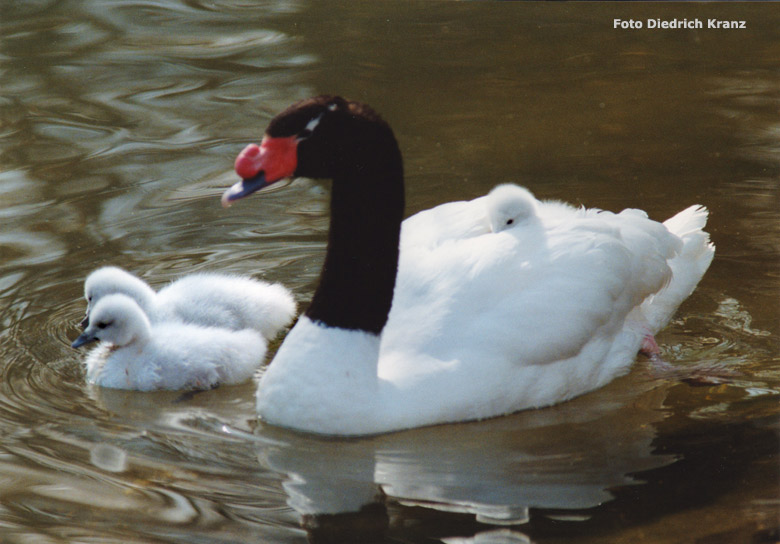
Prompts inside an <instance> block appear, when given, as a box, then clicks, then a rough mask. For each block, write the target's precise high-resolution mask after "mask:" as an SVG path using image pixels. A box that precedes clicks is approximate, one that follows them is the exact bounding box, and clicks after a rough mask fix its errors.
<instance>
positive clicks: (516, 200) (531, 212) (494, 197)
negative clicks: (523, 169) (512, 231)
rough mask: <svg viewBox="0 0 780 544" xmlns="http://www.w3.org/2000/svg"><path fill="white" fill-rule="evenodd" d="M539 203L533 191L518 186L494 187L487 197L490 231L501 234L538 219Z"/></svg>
mask: <svg viewBox="0 0 780 544" xmlns="http://www.w3.org/2000/svg"><path fill="white" fill-rule="evenodd" d="M536 206H537V201H536V198H534V195H533V194H531V191H529V190H528V189H526V188H524V187H520V186H518V185H512V184H505V185H498V186H497V187H494V188H493V190H492V191H490V193H488V194H487V196H485V207H486V211H487V218H488V223H490V230H491V231H493V232H501V231H502V230H506V229H509V228H512V227H515V226H517V225H521V224H524V223H526V222H528V221H529V220H530V219H534V218H536Z"/></svg>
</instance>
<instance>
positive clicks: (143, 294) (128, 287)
mask: <svg viewBox="0 0 780 544" xmlns="http://www.w3.org/2000/svg"><path fill="white" fill-rule="evenodd" d="M115 293H121V294H123V295H127V296H128V297H130V298H132V299H133V300H135V301H136V302H137V303H138V304H140V305H141V306H142V307H146V306H147V305H148V304H150V303H151V298H153V296H154V291H152V289H151V287H149V286H148V285H147V284H146V283H145V282H144V281H143V280H142V279H140V278H137V277H136V276H134V275H132V274H131V273H129V272H127V271H125V270H122V269H121V268H118V267H116V266H104V267H102V268H98V269H97V270H95V271H94V272H92V273H91V274H90V275H89V276H87V279H86V281H85V282H84V298H85V299H87V312H86V315H85V316H84V320H83V321H82V322H81V327H82V328H86V327H87V326H88V325H89V320H90V317H89V316H90V315H91V313H92V309H93V308H94V307H95V305H96V304H97V303H98V301H99V300H101V299H102V298H103V297H105V296H107V295H112V294H115ZM147 310H148V308H147Z"/></svg>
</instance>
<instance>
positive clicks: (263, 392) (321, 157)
mask: <svg viewBox="0 0 780 544" xmlns="http://www.w3.org/2000/svg"><path fill="white" fill-rule="evenodd" d="M236 172H237V173H238V175H239V176H240V177H241V178H242V181H240V182H238V183H236V184H235V185H234V186H233V187H231V188H230V189H228V190H227V191H226V192H225V194H224V195H223V197H222V200H223V204H224V205H229V204H230V203H231V202H233V201H235V200H237V199H239V198H242V197H244V196H247V195H249V194H251V193H253V192H255V191H257V190H258V189H261V188H263V187H265V186H267V185H269V184H271V183H274V182H276V181H278V180H280V179H282V178H287V177H290V176H305V177H310V178H332V180H333V191H332V196H331V223H330V233H329V236H328V248H327V255H326V257H325V264H324V266H323V269H322V274H321V277H320V283H319V287H318V288H317V290H316V292H315V293H314V297H313V299H312V301H311V305H310V306H309V308H308V309H307V310H306V312H305V315H303V316H302V317H301V318H300V319H299V321H298V323H297V324H296V325H295V327H293V329H292V330H291V331H290V333H289V334H288V336H287V338H286V339H285V340H284V343H283V344H282V346H281V347H280V348H279V351H278V352H277V354H276V357H275V358H274V360H273V361H272V362H271V364H270V366H269V367H268V369H267V371H266V372H265V374H264V375H263V377H262V379H261V381H260V384H259V387H258V391H257V410H258V413H259V415H260V416H261V417H262V418H263V419H264V420H265V421H267V422H269V423H271V424H275V425H280V426H284V427H290V428H294V429H298V430H302V431H309V432H315V433H322V434H335V435H363V434H374V433H382V432H388V431H395V430H399V429H406V428H410V427H419V426H423V425H432V424H437V423H446V422H454V421H467V420H474V419H481V418H487V417H491V416H497V415H501V414H507V413H510V412H515V411H518V410H522V409H525V408H535V407H541V406H547V405H551V404H555V403H557V402H561V401H564V400H567V399H570V398H572V397H574V396H576V395H579V394H581V393H585V392H586V391H590V390H592V389H595V388H598V387H601V386H603V385H604V384H606V383H608V382H609V381H610V380H612V379H613V378H615V377H616V376H618V375H621V374H624V373H625V372H627V371H628V369H629V367H630V365H631V363H632V362H633V361H634V359H635V357H636V354H637V352H638V351H639V350H640V349H642V348H643V347H644V348H645V349H650V350H652V349H653V347H655V342H654V341H653V337H652V334H654V333H655V332H657V331H658V330H659V329H660V328H661V327H663V326H664V325H665V324H666V323H667V322H668V321H669V319H670V318H671V316H672V314H673V312H674V311H675V310H676V308H677V307H678V305H679V304H680V303H681V302H682V301H683V300H684V299H685V298H686V297H687V296H688V295H690V293H691V292H692V291H693V289H694V288H695V286H696V284H697V283H698V282H699V280H700V279H701V277H702V275H703V274H704V272H705V271H706V269H707V267H708V266H709V264H710V262H711V260H712V257H713V254H714V248H713V246H712V245H711V244H710V242H709V236H708V235H707V233H705V232H703V231H702V230H701V229H702V227H703V226H704V224H705V222H706V218H707V211H706V210H705V209H704V208H702V207H699V206H692V207H690V208H688V209H687V210H684V211H682V212H680V213H679V214H677V215H676V216H674V217H673V218H671V219H669V220H668V221H666V222H665V223H663V224H661V223H657V222H655V221H651V220H649V219H648V218H647V215H646V214H645V213H644V212H642V211H639V210H625V211H623V212H621V213H619V214H613V213H609V212H602V211H600V210H586V209H577V208H574V207H571V206H568V205H565V204H562V203H559V202H540V201H537V200H536V199H535V198H533V197H532V196H531V195H530V193H527V195H528V196H527V197H526V198H527V199H530V203H526V204H524V205H523V206H522V207H523V208H524V211H523V212H522V213H521V214H520V220H519V221H517V224H513V225H507V227H508V228H503V230H500V231H495V232H494V230H493V229H491V228H490V221H489V220H488V215H487V214H488V212H487V209H488V208H489V207H490V205H489V204H490V203H488V202H486V199H487V198H488V197H489V196H490V195H488V197H482V198H478V199H475V200H472V201H470V202H453V203H449V204H444V205H442V206H439V207H437V208H433V209H431V210H428V211H424V212H420V213H419V214H417V215H415V216H413V217H410V218H409V219H407V220H406V221H404V222H403V224H402V222H401V221H402V217H403V210H404V181H403V167H402V161H401V153H400V151H399V149H398V144H397V143H396V140H395V137H394V136H393V132H392V130H391V129H390V127H389V126H388V125H387V123H385V122H384V121H383V120H382V119H381V118H380V117H379V115H377V113H375V112H374V111H373V110H372V109H371V108H370V107H369V106H366V105H364V104H360V103H357V102H351V101H347V100H344V99H342V98H339V97H331V96H319V97H316V98H311V99H308V100H304V101H302V102H298V103H297V104H294V105H292V106H291V107H289V108H288V109H286V110H285V111H283V112H282V113H281V114H279V115H278V116H277V117H275V118H274V119H273V120H272V121H271V123H270V125H269V126H268V130H267V131H266V133H265V137H264V138H263V141H262V142H261V144H260V145H259V146H258V145H254V144H253V145H249V146H248V147H247V148H246V149H244V150H243V151H242V152H241V154H240V155H239V156H238V158H237V159H236ZM501 204H502V203H501V202H499V203H492V206H493V207H496V206H497V207H498V208H501ZM529 207H530V209H525V208H529ZM510 208H511V205H510ZM508 222H509V221H508ZM399 246H400V251H399ZM656 349H657V347H656Z"/></svg>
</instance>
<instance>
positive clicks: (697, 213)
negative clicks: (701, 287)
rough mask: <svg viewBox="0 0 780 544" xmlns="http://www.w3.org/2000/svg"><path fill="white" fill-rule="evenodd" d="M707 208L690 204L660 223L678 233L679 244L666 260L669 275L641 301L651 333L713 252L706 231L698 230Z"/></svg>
mask: <svg viewBox="0 0 780 544" xmlns="http://www.w3.org/2000/svg"><path fill="white" fill-rule="evenodd" d="M708 215H709V212H708V211H707V208H705V207H704V206H699V205H694V206H691V207H690V208H687V209H685V210H683V211H681V212H680V213H678V214H677V215H675V216H674V217H672V218H670V219H667V220H666V221H664V226H665V227H666V228H667V229H668V230H669V232H671V233H672V234H674V235H676V236H678V237H679V238H680V239H681V240H682V242H683V246H682V249H681V250H680V252H679V253H678V254H677V255H676V256H675V257H674V258H672V259H671V260H670V261H669V267H670V268H671V269H672V279H671V281H670V282H669V284H668V285H667V286H666V287H664V288H663V289H661V290H660V291H658V292H657V293H656V294H655V295H653V296H651V297H648V298H647V299H646V300H645V301H644V302H643V303H642V313H643V314H644V317H645V319H646V320H647V323H648V325H649V328H650V330H651V331H652V332H653V333H657V332H658V331H659V330H660V329H661V328H663V327H664V326H665V325H666V324H667V323H668V322H669V320H671V318H672V315H673V314H674V312H675V310H677V307H678V306H679V305H680V304H681V303H682V301H684V300H685V299H686V298H688V296H690V294H691V293H692V292H693V290H694V289H695V288H696V285H697V284H698V283H699V281H700V280H701V278H702V276H704V273H705V272H706V271H707V268H709V266H710V263H711V262H712V258H713V257H714V256H715V246H714V245H713V244H712V243H711V242H710V235H709V234H708V233H707V232H705V231H704V230H702V229H703V228H704V226H705V225H706V224H707V216H708Z"/></svg>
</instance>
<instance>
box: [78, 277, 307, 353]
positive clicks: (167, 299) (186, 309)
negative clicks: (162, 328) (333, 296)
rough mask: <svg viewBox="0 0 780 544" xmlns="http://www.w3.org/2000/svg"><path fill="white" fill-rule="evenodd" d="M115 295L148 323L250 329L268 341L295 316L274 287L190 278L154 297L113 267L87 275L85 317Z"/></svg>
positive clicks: (286, 294) (291, 302) (287, 296)
mask: <svg viewBox="0 0 780 544" xmlns="http://www.w3.org/2000/svg"><path fill="white" fill-rule="evenodd" d="M114 293H121V294H124V295H127V296H128V297H130V298H132V299H133V300H135V302H136V303H137V304H138V305H139V306H140V307H141V309H142V310H143V311H144V312H145V313H146V315H147V316H148V317H149V320H150V321H151V322H152V323H160V322H163V321H177V322H181V323H191V324H195V325H202V326H206V327H224V328H228V329H233V330H241V329H254V330H256V331H258V332H260V334H262V335H263V336H264V337H265V339H266V340H271V339H272V338H273V337H275V336H276V334H277V333H278V332H279V331H280V330H281V329H282V328H284V327H285V326H286V325H288V324H289V323H290V321H291V320H292V318H293V316H294V315H295V311H296V304H295V299H294V298H293V296H292V293H290V291H289V290H288V289H286V288H285V287H284V286H282V285H280V284H270V283H266V282H263V281H258V280H255V279H252V278H248V277H245V276H234V275H227V274H214V273H196V274H190V275H188V276H184V277H183V278H180V279H178V280H176V281H174V282H173V283H171V284H169V285H167V286H166V287H164V288H163V289H161V290H160V292H159V293H156V292H155V291H154V289H152V288H151V287H150V286H149V285H148V284H147V283H146V282H145V281H143V280H142V279H140V278H139V277H137V276H134V275H133V274H131V273H129V272H127V271H125V270H123V269H121V268H118V267H115V266H106V267H103V268H99V269H97V270H95V271H94V272H92V273H91V274H90V275H89V276H88V277H87V280H86V281H85V282H84V297H85V298H86V299H87V315H86V317H85V318H84V320H83V321H82V323H81V325H82V327H86V326H87V325H88V324H89V322H90V320H91V318H90V316H91V313H92V308H94V306H95V304H97V302H98V301H100V300H101V299H102V298H103V297H105V296H106V295H109V294H114Z"/></svg>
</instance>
